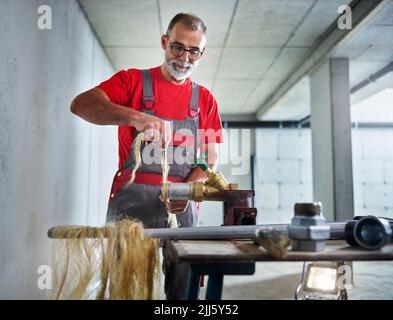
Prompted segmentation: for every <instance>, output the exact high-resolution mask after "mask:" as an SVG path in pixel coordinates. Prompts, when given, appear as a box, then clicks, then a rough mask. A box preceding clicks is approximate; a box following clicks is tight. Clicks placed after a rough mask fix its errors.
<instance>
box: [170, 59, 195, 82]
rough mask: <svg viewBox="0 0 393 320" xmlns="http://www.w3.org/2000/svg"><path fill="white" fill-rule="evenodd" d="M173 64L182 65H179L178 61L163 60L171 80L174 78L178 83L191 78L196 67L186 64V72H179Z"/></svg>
mask: <svg viewBox="0 0 393 320" xmlns="http://www.w3.org/2000/svg"><path fill="white" fill-rule="evenodd" d="M175 63H177V64H180V65H183V64H182V63H179V61H177V60H175V59H173V60H167V59H165V64H166V66H167V68H168V71H169V73H170V74H171V76H172V77H173V78H175V79H176V80H178V81H180V80H185V79H187V78H188V77H189V76H191V74H192V73H193V71H194V70H195V69H196V67H197V64H192V63H186V66H187V67H188V69H187V70H186V71H180V70H177V69H176V67H175V66H174V64H175Z"/></svg>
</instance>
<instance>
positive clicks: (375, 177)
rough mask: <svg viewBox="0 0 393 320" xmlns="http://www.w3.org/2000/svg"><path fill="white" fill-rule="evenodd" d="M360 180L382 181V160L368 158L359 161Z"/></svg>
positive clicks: (379, 182)
mask: <svg viewBox="0 0 393 320" xmlns="http://www.w3.org/2000/svg"><path fill="white" fill-rule="evenodd" d="M361 168H362V169H361V181H362V182H364V183H373V184H375V183H378V184H382V183H383V161H382V160H369V161H362V162H361Z"/></svg>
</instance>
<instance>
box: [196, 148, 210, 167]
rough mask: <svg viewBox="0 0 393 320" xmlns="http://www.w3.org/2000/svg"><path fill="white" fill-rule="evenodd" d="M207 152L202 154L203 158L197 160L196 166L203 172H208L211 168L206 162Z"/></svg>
mask: <svg viewBox="0 0 393 320" xmlns="http://www.w3.org/2000/svg"><path fill="white" fill-rule="evenodd" d="M206 158H207V152H204V153H202V154H201V156H200V157H199V158H198V159H196V161H195V165H196V166H198V167H199V168H201V169H202V170H203V171H206V170H207V169H208V168H209V165H208V164H207V162H206V160H205V159H206Z"/></svg>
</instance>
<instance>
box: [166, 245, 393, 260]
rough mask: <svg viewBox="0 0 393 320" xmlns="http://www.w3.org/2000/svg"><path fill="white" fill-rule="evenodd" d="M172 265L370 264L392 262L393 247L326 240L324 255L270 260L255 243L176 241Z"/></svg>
mask: <svg viewBox="0 0 393 320" xmlns="http://www.w3.org/2000/svg"><path fill="white" fill-rule="evenodd" d="M168 253H169V258H170V260H171V261H173V262H176V263H178V262H195V263H196V262H201V263H203V262H231V261H233V262H236V261H239V262H240V261H367V260H393V244H389V245H387V246H385V247H383V248H382V249H380V250H375V251H369V250H364V249H361V248H355V247H350V246H348V244H347V243H346V242H345V241H327V242H326V248H325V250H324V251H322V252H291V251H289V252H288V255H287V257H286V258H283V259H276V258H273V257H271V256H270V255H269V254H267V253H266V251H265V250H264V249H263V248H262V247H258V246H256V245H255V244H254V243H253V242H252V241H226V240H215V241H213V240H209V241H205V240H177V241H170V242H169V244H168Z"/></svg>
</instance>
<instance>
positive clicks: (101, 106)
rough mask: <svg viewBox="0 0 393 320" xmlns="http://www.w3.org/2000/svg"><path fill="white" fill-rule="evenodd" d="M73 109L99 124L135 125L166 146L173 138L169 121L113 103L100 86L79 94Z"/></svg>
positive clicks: (147, 135)
mask: <svg viewBox="0 0 393 320" xmlns="http://www.w3.org/2000/svg"><path fill="white" fill-rule="evenodd" d="M71 111H72V112H73V113H74V114H76V115H78V116H80V117H81V118H82V119H85V120H86V121H89V122H91V123H94V124H98V125H118V126H133V127H135V128H136V129H137V130H138V131H140V132H142V131H145V132H146V134H145V139H146V140H149V141H153V140H154V141H159V142H161V143H162V145H163V147H165V148H166V147H167V146H168V145H169V142H170V141H171V138H172V131H171V126H170V123H169V121H165V120H162V119H160V118H157V117H155V116H152V115H149V114H146V113H143V112H141V111H137V110H135V109H133V108H130V107H124V106H121V105H118V104H115V103H112V102H110V101H109V97H108V96H107V94H106V93H105V92H104V91H103V90H102V89H100V88H93V89H91V90H89V91H86V92H84V93H82V94H80V95H79V96H77V97H76V98H75V99H74V100H73V101H72V103H71Z"/></svg>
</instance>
